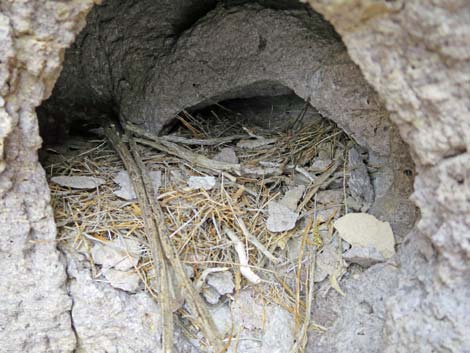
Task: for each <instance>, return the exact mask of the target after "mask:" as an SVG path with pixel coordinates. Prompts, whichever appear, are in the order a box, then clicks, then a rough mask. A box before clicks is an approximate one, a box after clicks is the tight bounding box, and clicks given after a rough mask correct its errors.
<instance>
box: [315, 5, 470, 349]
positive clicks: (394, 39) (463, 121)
mask: <svg viewBox="0 0 470 353" xmlns="http://www.w3.org/2000/svg"><path fill="white" fill-rule="evenodd" d="M309 3H310V4H311V5H312V6H313V8H314V9H315V10H317V11H318V12H320V13H322V14H323V15H324V16H325V17H326V19H328V20H329V21H331V23H332V24H333V25H334V26H335V28H336V30H337V31H338V32H339V34H340V35H341V36H342V38H343V40H344V42H345V44H346V46H347V47H348V52H349V54H350V55H351V58H352V59H353V60H354V62H355V63H357V64H358V65H359V66H360V67H361V69H362V72H363V73H364V76H365V78H366V79H367V80H368V81H369V82H370V83H371V85H372V86H373V87H374V88H375V89H376V90H377V92H378V93H379V95H380V96H381V97H382V99H384V101H385V103H386V106H387V109H388V110H389V111H390V112H391V115H390V118H391V119H392V121H393V122H394V123H395V124H396V125H397V126H398V128H399V130H400V133H401V136H402V137H403V139H404V141H405V142H406V143H407V144H408V145H409V148H410V151H411V154H412V155H413V157H414V161H415V163H416V168H417V176H416V180H415V192H414V194H413V200H414V201H415V202H416V204H417V205H418V207H419V208H420V210H421V219H420V221H419V223H418V229H419V232H422V234H423V235H424V236H421V235H419V234H418V233H417V232H414V233H412V234H411V235H410V236H409V238H408V239H407V241H406V242H405V244H404V246H403V249H402V250H401V251H402V254H406V256H405V255H402V256H401V257H400V258H401V272H400V275H399V278H400V279H399V282H398V283H399V285H398V288H397V290H396V291H395V294H394V295H392V296H390V297H389V299H388V300H387V311H386V312H385V317H384V320H385V337H386V340H385V341H383V342H382V345H380V346H378V348H377V351H384V352H386V353H394V352H403V351H413V352H423V353H424V352H429V351H437V352H439V351H448V352H466V351H470V338H469V336H468V335H466V334H465V331H466V329H465V328H466V327H469V325H470V316H468V315H464V314H463V312H466V313H468V312H470V307H469V303H468V295H469V294H468V284H467V283H468V278H469V275H470V269H469V268H468V266H465V265H464V264H466V263H467V264H468V261H469V258H470V253H469V252H468V247H467V245H466V244H468V241H469V238H470V223H469V221H468V219H469V214H470V202H469V200H470V198H469V188H468V178H469V175H470V164H469V163H468V161H469V159H470V156H469V151H468V146H469V145H470V128H469V127H470V114H469V110H468V106H469V98H468V97H469V96H470V85H469V84H468V74H466V73H468V72H469V71H470V55H469V53H470V52H469V51H468V48H469V47H470V37H469V35H468V34H469V33H470V25H469V21H468V2H467V1H465V0H455V1H451V2H440V3H434V2H429V1H426V0H412V1H378V2H374V1H369V0H358V1H331V2H330V1H323V0H309ZM411 48H413V49H411ZM402 172H403V173H406V174H408V175H410V176H412V175H413V169H408V170H403V171H402ZM403 217H406V213H405V212H403ZM413 243H419V244H420V245H421V246H420V247H415V246H414V244H413ZM431 244H432V245H431ZM432 247H434V249H435V250H434V251H433V250H432ZM423 254H425V255H423ZM423 256H425V257H424V258H423ZM458 308H459V309H458ZM346 347H347V348H348V349H349V348H351V346H350V345H348V346H346V345H345V346H344V347H343V348H346Z"/></svg>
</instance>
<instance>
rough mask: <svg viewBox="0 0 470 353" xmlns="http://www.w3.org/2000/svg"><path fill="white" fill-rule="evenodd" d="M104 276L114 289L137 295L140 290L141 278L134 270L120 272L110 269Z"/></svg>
mask: <svg viewBox="0 0 470 353" xmlns="http://www.w3.org/2000/svg"><path fill="white" fill-rule="evenodd" d="M104 276H105V277H106V279H107V280H108V281H109V284H110V285H112V286H113V287H114V288H117V289H122V290H125V291H127V292H131V293H135V292H136V291H137V290H138V289H139V285H140V277H139V275H138V274H137V272H135V271H134V270H131V271H118V270H115V269H112V268H110V269H108V270H106V271H105V272H104Z"/></svg>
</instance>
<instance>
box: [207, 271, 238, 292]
mask: <svg viewBox="0 0 470 353" xmlns="http://www.w3.org/2000/svg"><path fill="white" fill-rule="evenodd" d="M206 281H207V284H208V285H209V286H211V287H212V288H214V289H215V290H216V291H217V292H218V293H219V294H220V295H225V294H229V293H233V290H234V288H235V284H234V283H233V276H232V273H231V272H229V271H224V272H214V273H211V274H209V275H207V280H206Z"/></svg>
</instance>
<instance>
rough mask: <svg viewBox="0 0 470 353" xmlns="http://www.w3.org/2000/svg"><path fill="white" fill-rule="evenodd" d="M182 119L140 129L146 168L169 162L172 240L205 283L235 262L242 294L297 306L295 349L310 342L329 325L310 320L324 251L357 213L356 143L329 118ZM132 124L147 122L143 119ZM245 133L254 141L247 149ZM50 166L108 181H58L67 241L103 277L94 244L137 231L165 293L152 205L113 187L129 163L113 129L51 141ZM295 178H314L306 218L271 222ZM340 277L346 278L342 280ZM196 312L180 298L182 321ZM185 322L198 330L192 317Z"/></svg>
mask: <svg viewBox="0 0 470 353" xmlns="http://www.w3.org/2000/svg"><path fill="white" fill-rule="evenodd" d="M179 120H180V124H179V126H178V127H177V128H176V130H175V131H174V132H173V133H172V134H171V135H169V136H167V137H161V138H153V137H152V136H151V135H149V134H146V133H145V132H141V134H139V135H144V136H138V138H136V141H137V142H138V148H139V154H140V156H141V159H142V161H143V162H144V164H145V166H146V169H147V170H160V171H161V172H162V181H161V187H160V188H159V190H158V191H157V194H156V199H157V201H158V203H159V205H160V206H161V209H162V211H163V216H164V223H165V225H166V229H167V231H168V236H169V238H170V240H171V243H172V244H173V246H174V248H175V249H176V251H177V253H178V255H179V258H180V259H181V261H182V262H183V263H184V264H185V265H186V266H190V267H192V269H193V270H194V277H193V283H194V284H195V285H196V287H198V289H200V288H201V286H203V282H204V278H205V276H206V275H207V274H208V273H210V272H211V271H218V270H220V271H223V270H228V271H230V272H232V273H233V276H234V282H235V293H237V292H238V291H239V290H240V289H241V288H244V287H246V286H252V287H253V288H254V289H255V290H256V292H257V293H258V295H259V296H260V297H263V298H264V300H265V301H266V302H271V303H277V304H279V305H281V306H282V307H284V308H285V309H287V310H288V311H289V312H290V313H292V314H293V316H294V318H295V322H296V328H297V331H298V335H299V338H300V339H299V340H297V341H298V343H297V344H298V346H297V347H294V350H299V351H300V350H301V349H302V343H303V338H304V337H305V336H306V330H307V329H309V328H312V327H316V328H318V329H321V327H319V326H315V324H313V323H310V322H309V320H310V311H311V310H310V309H311V302H312V298H313V295H314V286H313V285H314V278H313V276H314V273H315V271H314V266H315V252H316V251H317V250H320V249H321V247H322V245H323V242H325V241H328V242H329V241H331V238H332V237H333V228H332V220H333V219H334V218H336V217H338V216H340V215H341V214H344V213H345V212H347V206H346V204H345V200H346V199H347V193H348V190H347V188H346V177H347V170H346V166H345V163H344V162H343V161H344V160H345V159H347V158H346V157H347V156H346V155H345V154H346V153H347V150H348V146H349V145H351V144H353V142H352V141H351V140H350V139H348V138H347V136H345V134H344V133H342V132H341V130H340V129H339V128H337V127H336V126H334V125H333V124H332V123H331V122H329V121H326V120H321V121H313V122H310V123H304V124H303V125H302V127H291V128H287V129H285V128H283V129H281V128H280V129H278V130H277V131H276V130H273V129H271V130H270V131H269V132H267V131H264V130H263V129H261V128H259V127H254V126H249V125H248V123H247V122H244V121H243V120H242V119H238V120H237V119H235V120H234V119H233V116H230V114H227V116H226V117H224V116H222V115H221V114H217V115H216V114H214V115H213V116H212V117H210V118H207V117H205V118H204V119H202V118H201V117H192V116H191V115H189V114H187V113H186V114H183V115H181V117H180V118H179ZM295 125H300V124H297V123H296V124H293V125H292V126H295ZM132 130H134V131H137V132H139V131H138V130H136V129H135V127H134V129H132ZM240 132H242V135H240ZM136 135H137V134H136ZM231 136H232V137H231ZM201 140H202V142H201ZM240 140H243V141H245V142H248V145H250V144H251V145H252V146H251V147H253V148H246V147H247V146H244V147H243V143H240V142H239V141H240ZM237 143H238V146H237ZM255 145H258V146H255ZM152 146H153V147H152ZM155 147H157V148H155ZM224 147H232V148H233V150H234V151H235V152H236V155H237V157H238V159H239V163H238V164H235V163H228V162H214V161H213V159H212V158H213V157H214V155H216V154H217V153H218V152H219V151H220V150H221V149H222V148H224ZM248 147H250V146H248ZM201 156H202V157H201ZM322 162H323V163H322ZM45 169H46V171H47V173H48V175H49V176H56V175H82V176H94V177H99V178H102V179H104V180H105V183H104V184H103V185H101V186H99V187H98V188H96V189H94V190H75V189H71V188H66V187H63V186H60V185H57V184H55V183H52V182H51V183H50V188H51V192H52V204H53V207H54V210H55V218H56V222H57V225H58V234H59V235H58V237H59V240H60V242H61V243H62V244H63V245H65V244H66V245H67V246H71V245H72V246H73V247H74V248H75V249H78V250H80V251H82V252H84V253H85V254H87V257H88V259H89V260H90V263H91V268H92V271H93V275H94V276H95V277H98V276H100V268H99V266H95V265H94V264H93V258H92V256H91V254H90V249H91V247H92V246H93V244H95V243H96V242H100V243H103V244H106V243H107V242H109V241H110V240H112V239H115V238H119V237H122V238H134V239H138V241H139V242H140V244H141V259H140V262H139V263H138V265H137V266H136V270H137V271H138V273H139V274H140V276H141V279H142V281H143V283H144V290H147V291H149V292H150V293H152V295H154V296H155V297H156V298H157V299H158V296H159V294H158V286H156V284H155V283H157V282H158V278H155V277H156V273H158V272H156V271H155V270H154V266H153V264H152V262H153V258H152V254H151V251H150V250H149V249H150V246H149V243H148V237H146V235H145V231H146V228H145V226H144V220H143V213H142V207H141V205H140V204H139V202H138V201H137V200H131V201H125V200H122V199H120V198H119V197H117V196H116V195H115V194H114V193H113V191H115V190H116V188H117V185H116V183H115V182H114V181H113V178H114V177H115V176H116V174H117V173H118V172H119V171H121V170H122V169H124V166H123V163H122V161H121V160H120V158H119V156H118V155H117V153H116V152H115V151H114V149H113V148H112V147H111V145H110V144H109V143H108V142H107V141H106V140H105V139H94V140H93V139H92V140H88V141H83V140H80V139H76V140H70V141H69V143H68V144H67V145H66V146H64V147H63V149H62V150H60V151H59V150H53V149H49V150H48V162H47V164H46V165H45ZM190 176H215V177H216V180H217V184H216V186H215V187H214V188H212V189H211V190H204V189H190V188H189V187H188V185H187V181H188V178H189V177H190ZM296 185H305V191H304V193H303V195H302V198H301V199H300V200H299V202H298V205H297V209H296V210H295V211H296V212H297V213H298V214H299V217H298V220H297V222H296V226H295V227H294V228H293V229H291V230H288V231H284V232H270V231H269V230H268V229H267V227H266V220H267V218H268V204H269V202H270V201H273V200H279V199H280V198H281V197H282V196H283V195H284V194H285V192H286V191H287V190H289V189H290V188H291V187H294V186H296ZM328 188H335V189H339V188H343V191H344V199H343V200H342V201H341V202H340V203H337V204H331V203H330V204H322V203H319V202H317V199H316V195H317V193H318V192H319V191H322V190H325V189H328ZM234 237H235V238H234ZM237 241H239V242H238V246H239V248H238V250H237ZM293 242H297V244H300V246H298V248H299V249H298V253H297V258H298V260H292V258H290V257H289V249H290V247H292V244H293ZM339 246H341V244H340V242H339ZM240 247H241V249H242V251H244V252H245V253H246V255H247V260H248V268H249V269H250V271H248V272H251V273H252V274H253V275H255V276H256V277H258V278H259V280H260V281H261V283H259V284H253V283H250V278H249V276H250V275H249V274H248V276H247V274H246V271H245V272H244V271H243V269H244V266H240V260H241V258H240V253H237V251H238V252H239V251H240ZM242 265H243V264H242ZM245 269H246V268H245ZM340 275H341V273H338V276H340ZM157 277H158V276H157ZM247 277H248V278H247ZM251 281H252V282H253V281H256V278H255V280H253V278H252V279H251ZM330 282H331V284H332V285H333V287H335V283H336V282H335V279H334V278H333V280H331V281H330ZM337 289H338V290H339V288H337ZM186 310H187V309H185V308H184V307H180V308H179V313H180V317H181V318H182V319H181V321H182V322H183V323H186V324H188V325H189V324H190V322H189V320H186V319H185V318H187V317H190V314H189V313H188V312H187V311H186ZM312 320H313V321H314V317H313V319H312ZM186 328H187V329H186V331H187V333H188V334H191V332H192V330H191V327H190V326H186Z"/></svg>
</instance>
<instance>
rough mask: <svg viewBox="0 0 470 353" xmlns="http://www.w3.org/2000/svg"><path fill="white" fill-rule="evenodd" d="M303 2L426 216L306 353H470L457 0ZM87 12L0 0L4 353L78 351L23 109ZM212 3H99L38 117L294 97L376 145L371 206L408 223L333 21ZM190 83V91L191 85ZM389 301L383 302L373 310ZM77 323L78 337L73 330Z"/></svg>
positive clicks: (468, 139) (467, 171) (138, 114)
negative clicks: (391, 266) (393, 261)
mask: <svg viewBox="0 0 470 353" xmlns="http://www.w3.org/2000/svg"><path fill="white" fill-rule="evenodd" d="M310 2H311V4H312V5H313V7H314V8H315V10H316V11H318V12H320V13H322V14H323V15H324V16H325V17H326V19H327V20H329V21H331V23H332V24H333V25H334V26H335V28H336V30H337V31H338V32H339V34H340V35H341V36H342V39H343V41H344V43H345V44H346V46H347V48H348V52H349V55H350V57H351V58H352V60H353V61H354V62H355V63H356V64H357V65H359V67H360V68H361V70H362V73H363V74H364V77H365V79H366V80H367V81H368V82H369V83H370V84H371V85H372V86H373V88H374V89H375V90H376V91H377V92H378V94H379V96H380V98H381V99H383V100H384V101H385V104H386V107H387V109H388V111H389V112H390V118H391V120H392V121H393V122H394V123H395V124H396V125H397V126H398V128H399V130H400V133H401V136H402V137H403V139H404V141H405V142H406V143H407V144H408V145H409V149H410V151H411V153H412V155H413V157H414V161H415V163H416V170H417V176H416V181H415V192H414V201H415V202H416V204H417V205H418V206H419V207H420V209H421V215H422V217H421V219H420V221H419V223H418V230H417V231H415V232H413V233H412V234H411V235H410V236H409V237H408V238H407V240H406V241H404V242H403V243H402V245H401V248H400V251H399V253H398V259H397V260H398V261H399V266H398V268H397V270H396V271H395V270H393V271H385V270H384V268H385V267H384V266H388V265H377V266H380V267H377V266H373V267H371V268H370V269H369V270H368V271H366V272H365V273H364V275H363V276H371V279H370V280H368V281H364V282H363V284H362V285H359V284H356V286H355V285H354V284H353V282H354V280H355V279H354V278H348V279H346V281H345V282H344V288H345V290H346V292H347V293H348V294H349V296H348V297H346V301H344V302H343V301H342V300H341V299H338V300H337V301H336V302H335V303H336V304H338V303H339V305H341V306H340V307H341V308H343V310H342V311H338V312H337V314H338V315H332V317H335V318H337V319H335V320H332V321H331V322H329V323H328V326H331V329H330V330H329V331H328V333H326V334H325V335H324V336H322V338H321V339H318V340H315V339H313V340H311V342H310V345H309V349H310V351H311V352H323V353H324V352H338V351H348V352H349V351H358V352H378V351H384V352H387V353H393V352H408V351H412V352H423V353H424V352H433V351H434V352H470V336H468V335H466V330H467V328H468V327H469V326H470V322H469V320H470V315H469V313H470V307H469V305H470V304H469V301H468V297H469V296H470V293H469V287H468V281H469V280H470V270H469V268H468V265H467V264H468V261H469V260H470V259H469V257H470V250H469V245H468V244H469V238H470V221H469V219H470V217H469V215H470V194H469V193H470V191H469V190H470V187H469V183H470V181H469V180H470V154H469V151H468V147H469V145H470V112H469V106H470V102H469V98H468V97H469V96H470V82H469V81H470V78H469V75H468V73H469V72H470V51H469V50H468V48H469V46H470V35H469V33H470V15H469V14H470V11H469V5H468V1H466V0H451V1H445V2H444V1H443V2H437V1H436V2H431V1H428V0H408V1H404V0H396V1H387V0H352V1H350V0H348V1H346V0H310ZM225 3H226V4H232V3H233V2H232V1H225ZM266 3H268V1H266ZM91 5H92V1H87V0H80V1H78V0H72V1H69V2H57V1H52V0H51V1H46V0H35V1H32V0H29V1H28V0H22V1H2V2H1V3H0V41H1V43H2V45H1V46H0V97H1V98H0V251H1V254H0V255H1V256H0V268H1V269H2V271H1V281H0V293H1V296H0V311H1V313H0V328H1V329H0V344H1V347H2V350H4V351H6V352H72V351H73V350H74V349H76V348H77V346H76V336H75V334H74V331H73V329H72V325H71V320H70V310H71V306H72V302H71V299H70V297H69V296H68V295H67V291H66V274H65V269H64V264H63V262H62V261H61V260H60V255H59V253H58V251H57V250H56V247H55V242H54V239H55V228H54V223H53V219H52V212H51V208H50V206H49V194H48V190H47V185H46V182H45V178H44V172H43V171H42V169H41V167H40V166H39V164H38V162H37V149H38V148H39V146H40V142H41V140H40V138H39V134H38V125H37V122H36V116H35V112H34V109H35V107H37V106H38V105H39V104H40V103H41V101H42V100H43V99H45V98H46V97H47V96H48V95H49V94H50V92H51V90H52V87H53V85H54V82H55V80H56V79H57V77H58V74H59V70H60V68H61V64H62V59H63V50H64V48H65V47H67V46H68V45H70V43H71V42H72V41H73V40H74V36H75V34H76V33H77V32H78V31H79V30H80V29H81V28H82V27H83V25H84V18H85V15H86V13H87V11H88V10H89V8H90V6H91ZM215 5H216V4H215V1H209V0H208V1H195V0H178V1H163V0H161V1H150V0H141V1H138V2H136V1H126V0H113V1H109V2H108V4H106V5H105V6H102V7H99V8H97V10H96V11H93V13H92V14H91V16H90V18H89V26H88V28H87V29H86V30H85V31H84V32H82V34H81V35H80V38H79V40H78V41H77V42H76V44H75V46H74V48H73V49H72V51H70V52H69V54H68V55H67V57H68V59H67V60H68V62H69V63H70V64H67V65H66V67H65V70H64V75H63V77H64V79H61V80H60V82H59V83H58V85H57V88H56V89H55V91H56V92H55V97H56V103H57V105H54V103H53V102H51V103H50V104H51V105H50V106H45V107H44V109H45V110H49V113H50V112H51V111H55V112H56V113H57V114H58V115H62V120H64V121H65V120H66V119H65V113H66V112H67V113H68V110H69V109H71V108H74V109H73V111H74V112H75V113H76V114H77V115H79V116H80V112H81V116H94V117H97V116H100V115H101V114H110V113H111V114H119V115H120V116H121V118H124V117H125V118H128V119H131V120H133V121H135V122H138V123H141V124H144V125H145V126H147V127H150V128H154V129H158V128H160V127H161V126H163V125H164V124H165V123H166V122H168V121H169V120H170V119H171V118H172V117H173V114H175V113H177V112H178V111H180V110H181V109H183V108H188V107H189V108H190V107H193V106H197V105H199V106H201V105H202V106H203V105H205V104H209V103H210V102H211V101H213V100H216V101H217V100H221V99H227V98H232V97H241V96H243V95H247V96H257V95H275V94H286V93H287V92H286V87H288V88H290V89H292V90H293V91H294V92H295V93H296V94H297V95H299V96H300V97H301V98H304V99H310V102H311V103H312V105H314V106H315V107H317V109H318V110H319V112H320V113H322V114H323V115H325V116H327V117H329V118H331V119H333V120H335V121H336V122H337V123H338V124H339V125H340V126H341V127H342V128H344V129H345V130H346V131H347V132H349V133H350V134H351V135H352V136H354V137H355V138H356V139H357V140H358V142H359V143H360V144H361V145H363V146H364V147H366V148H367V149H368V150H369V155H370V160H369V163H371V162H372V161H373V162H375V163H376V164H377V165H379V166H380V167H381V169H380V170H381V171H380V173H379V175H378V176H377V177H376V179H375V180H374V186H376V187H377V186H380V187H379V188H378V189H377V188H376V192H377V195H376V201H375V204H374V205H373V206H372V208H371V210H370V212H371V213H373V214H374V215H376V216H377V217H378V218H386V217H392V216H393V218H394V219H396V220H397V223H395V226H394V224H393V222H391V223H392V227H395V228H397V229H400V227H401V226H403V227H405V226H406V225H407V224H408V225H409V224H410V222H409V220H410V219H414V218H413V217H414V209H413V206H412V205H411V204H405V203H401V202H402V201H403V197H406V195H408V193H409V192H410V191H411V188H410V186H409V185H410V181H411V179H412V178H413V176H414V175H413V174H414V170H413V166H412V163H410V161H409V159H408V154H407V148H406V146H405V145H404V144H403V142H402V140H401V139H400V138H399V137H398V135H397V134H396V133H395V129H394V127H393V125H390V122H389V120H388V118H387V115H388V114H387V113H386V112H385V111H384V110H383V108H382V106H381V104H380V101H379V98H378V96H377V95H376V94H375V92H374V90H373V89H372V88H370V87H369V86H367V85H366V84H365V81H364V79H363V76H362V75H361V72H360V71H359V69H358V68H357V66H355V65H354V64H353V63H352V62H351V60H350V58H349V57H348V55H347V53H346V52H345V51H344V47H343V45H342V44H341V42H340V41H338V38H337V36H336V35H335V34H334V32H333V31H332V30H331V28H329V27H328V26H327V25H326V24H325V22H323V21H322V20H321V19H320V18H319V17H318V15H316V14H315V13H307V12H305V10H302V9H297V8H295V9H294V8H293V7H291V6H290V5H288V6H286V8H287V11H286V12H280V11H279V10H278V9H275V8H272V6H270V7H268V8H261V7H259V6H258V5H236V6H232V5H230V6H221V5H218V6H215ZM188 13H190V14H191V16H189V17H186V15H187V14H188ZM185 14H186V15H185ZM222 15H223V16H222ZM188 18H189V20H188ZM292 36H294V37H295V38H296V39H295V40H292ZM201 38H205V39H206V40H204V41H201ZM240 38H243V40H240ZM313 43H314V45H313ZM281 44H282V45H281ZM180 55H181V56H184V58H185V59H184V60H183V59H181V57H180ZM274 58H275V59H274ZM232 59H233V60H232ZM80 63H83V65H81V64H80ZM142 72H144V73H145V75H142ZM189 72H190V73H191V74H192V75H193V76H192V78H197V79H198V80H188V79H187V74H188V73H189ZM66 77H69V78H68V79H66ZM71 97H73V99H71ZM333 102H335V104H333ZM60 106H62V107H63V108H62V110H60V109H58V108H57V107H60ZM53 108H54V109H57V110H54V109H53ZM50 109H52V110H50ZM59 120H60V119H59ZM46 123H47V121H46ZM44 126H46V127H48V126H50V127H51V129H52V125H48V124H45V125H44ZM61 129H63V127H60V126H59V127H58V128H57V131H56V132H57V133H60V132H61ZM47 133H48V134H54V133H55V132H54V131H52V130H47ZM390 156H392V157H390ZM394 195H395V196H394ZM391 215H392V216H391ZM410 215H411V216H410ZM400 220H402V224H401V225H400V223H399V221H400ZM394 231H395V229H394ZM404 233H406V232H404ZM381 271H385V273H386V274H387V275H390V276H392V272H393V273H396V276H397V282H395V279H393V278H392V277H393V276H392V277H391V279H390V280H389V281H383V278H384V274H381ZM351 283H352V284H351ZM358 283H359V282H358ZM378 283H380V285H377V284H378ZM395 283H398V286H396V285H395ZM397 287H398V288H397ZM108 289H109V288H108ZM353 293H355V294H353ZM360 293H367V294H368V297H367V298H368V301H369V302H370V301H373V302H374V303H375V304H374V305H372V309H373V312H371V311H370V309H368V308H369V306H367V305H366V306H361V305H356V304H357V303H359V304H361V303H360V302H357V299H359V298H360ZM115 294H116V292H113V295H115ZM385 297H388V298H387V299H386V305H382V304H380V303H382V302H383V301H384V300H383V299H384V298H385ZM135 299H136V300H137V298H135ZM348 303H349V304H348ZM319 304H320V303H318V305H319ZM363 307H365V308H366V309H367V310H365V309H364V310H363V311H362V312H360V313H359V318H360V320H359V324H363V325H364V327H365V328H366V330H365V331H364V332H366V333H368V334H369V333H370V335H369V336H368V337H369V338H370V339H369V340H368V342H365V340H361V339H358V338H357V336H363V335H362V333H361V332H358V331H356V335H354V334H353V333H354V332H355V330H356V328H357V327H359V326H360V325H359V326H358V325H356V324H357V322H358V320H356V319H357V318H358V316H357V315H354V313H353V311H352V310H356V308H358V309H360V310H362V309H361V308H363ZM75 309H76V308H74V310H75ZM374 313H376V314H375V315H374ZM79 317H80V316H77V320H78V318H79ZM82 318H83V320H88V319H87V316H86V315H85V317H82ZM77 323H80V325H78V326H79V327H84V321H82V320H78V321H77ZM139 325H140V324H139ZM128 327H129V326H128ZM126 329H127V328H126ZM134 329H135V328H134ZM140 329H141V326H139V327H138V330H140ZM138 330H137V331H138ZM81 332H85V331H81ZM84 337H91V336H87V335H84ZM103 337H104V336H99V337H98V338H97V340H102V339H103ZM341 337H345V338H346V339H338V338H341ZM80 338H81V337H79V341H80ZM324 342H327V343H325V344H324ZM321 348H323V349H321ZM143 349H146V348H145V347H144V348H143Z"/></svg>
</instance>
